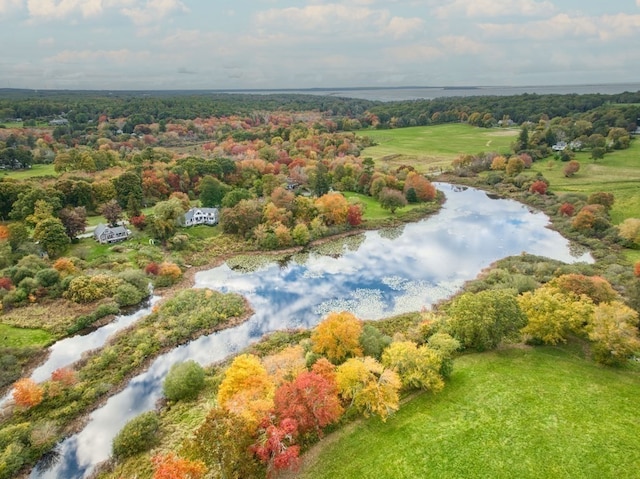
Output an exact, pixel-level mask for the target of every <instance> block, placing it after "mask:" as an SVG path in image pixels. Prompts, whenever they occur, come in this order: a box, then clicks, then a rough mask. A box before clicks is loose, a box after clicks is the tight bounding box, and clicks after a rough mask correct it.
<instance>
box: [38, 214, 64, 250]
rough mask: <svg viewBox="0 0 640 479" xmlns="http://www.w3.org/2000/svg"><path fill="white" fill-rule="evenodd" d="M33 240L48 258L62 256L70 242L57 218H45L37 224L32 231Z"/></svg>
mask: <svg viewBox="0 0 640 479" xmlns="http://www.w3.org/2000/svg"><path fill="white" fill-rule="evenodd" d="M33 239H34V240H35V241H38V242H39V243H40V247H41V248H42V249H43V251H45V252H46V253H47V254H48V255H49V257H50V258H56V257H58V256H60V255H61V254H63V253H64V252H65V251H66V250H67V247H68V246H69V242H70V240H69V237H68V236H67V232H66V231H65V228H64V226H63V225H62V221H60V220H59V219H58V218H46V219H43V220H42V221H40V222H38V224H37V225H36V227H35V229H34V230H33Z"/></svg>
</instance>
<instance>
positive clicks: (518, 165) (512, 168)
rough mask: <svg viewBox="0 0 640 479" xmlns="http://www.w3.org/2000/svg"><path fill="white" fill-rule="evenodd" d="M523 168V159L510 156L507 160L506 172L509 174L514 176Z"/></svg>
mask: <svg viewBox="0 0 640 479" xmlns="http://www.w3.org/2000/svg"><path fill="white" fill-rule="evenodd" d="M522 170H524V161H522V158H520V157H518V156H512V157H511V158H509V161H508V162H507V168H506V173H507V175H509V176H516V175H518V174H520V173H522Z"/></svg>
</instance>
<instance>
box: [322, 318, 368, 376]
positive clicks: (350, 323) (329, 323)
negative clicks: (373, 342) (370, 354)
mask: <svg viewBox="0 0 640 479" xmlns="http://www.w3.org/2000/svg"><path fill="white" fill-rule="evenodd" d="M361 333H362V322H361V321H360V320H359V319H358V318H356V317H355V316H354V315H353V314H351V313H349V312H347V311H343V312H341V313H335V312H334V313H330V314H329V315H328V316H327V317H326V318H325V319H324V320H323V321H322V322H321V323H320V324H318V326H317V327H316V329H315V330H314V331H313V333H312V334H311V341H312V343H313V351H314V352H316V353H319V354H323V355H325V356H326V357H327V359H328V360H329V361H331V362H332V363H334V364H340V363H342V362H343V361H344V360H345V359H347V358H350V357H354V356H362V349H361V347H360V342H359V340H358V338H359V337H360V334H361Z"/></svg>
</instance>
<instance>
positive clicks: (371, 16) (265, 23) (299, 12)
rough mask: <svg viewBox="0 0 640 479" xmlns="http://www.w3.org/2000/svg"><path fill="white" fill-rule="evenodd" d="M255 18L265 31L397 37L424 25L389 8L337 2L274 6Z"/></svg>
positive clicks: (417, 19) (408, 33)
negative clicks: (383, 8) (392, 11)
mask: <svg viewBox="0 0 640 479" xmlns="http://www.w3.org/2000/svg"><path fill="white" fill-rule="evenodd" d="M360 3H364V2H360ZM255 20H256V24H257V25H258V27H259V28H261V29H264V30H265V31H277V30H278V29H286V30H291V31H299V32H303V33H305V34H311V35H316V36H317V35H322V34H328V33H342V34H345V35H354V34H359V35H362V34H366V35H374V36H375V35H391V36H393V37H394V38H400V37H404V36H407V35H410V34H411V33H413V32H415V31H417V30H420V29H421V28H422V26H423V24H424V21H423V20H422V19H420V18H416V17H413V18H405V17H399V16H392V15H391V14H390V13H389V11H388V10H380V9H372V8H368V7H362V6H354V5H345V4H337V3H327V4H316V5H307V6H306V7H288V8H281V9H278V8H272V9H269V10H265V11H262V12H258V13H257V14H256V16H255Z"/></svg>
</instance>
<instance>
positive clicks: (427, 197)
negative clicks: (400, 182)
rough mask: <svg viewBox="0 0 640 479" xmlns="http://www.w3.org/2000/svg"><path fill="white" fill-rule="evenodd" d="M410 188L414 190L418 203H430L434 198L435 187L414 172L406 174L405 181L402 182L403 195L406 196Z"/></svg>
mask: <svg viewBox="0 0 640 479" xmlns="http://www.w3.org/2000/svg"><path fill="white" fill-rule="evenodd" d="M410 188H413V189H414V190H415V192H416V196H417V198H418V200H420V201H432V200H434V199H435V197H436V193H437V191H436V187H435V186H433V184H431V182H430V181H429V180H427V179H426V178H425V177H424V176H422V175H421V174H419V173H416V172H414V171H412V172H410V173H409V174H407V179H406V180H405V182H404V193H405V194H406V193H407V190H409V189H410Z"/></svg>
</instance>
